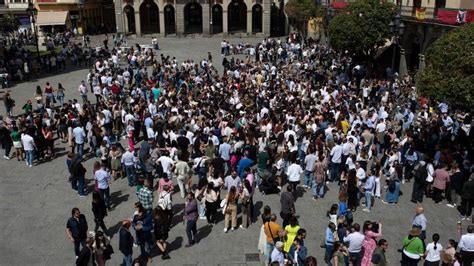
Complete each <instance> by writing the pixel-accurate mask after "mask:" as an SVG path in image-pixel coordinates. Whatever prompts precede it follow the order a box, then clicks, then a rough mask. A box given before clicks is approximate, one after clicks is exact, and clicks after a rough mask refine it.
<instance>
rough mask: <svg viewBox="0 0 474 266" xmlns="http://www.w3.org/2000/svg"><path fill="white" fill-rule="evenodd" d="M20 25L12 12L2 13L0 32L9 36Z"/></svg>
mask: <svg viewBox="0 0 474 266" xmlns="http://www.w3.org/2000/svg"><path fill="white" fill-rule="evenodd" d="M19 27H20V21H18V19H17V18H16V17H15V16H13V15H12V14H6V15H3V16H2V17H1V18H0V32H1V33H2V34H3V35H6V36H11V35H13V33H15V32H16V31H17V30H18V28H19Z"/></svg>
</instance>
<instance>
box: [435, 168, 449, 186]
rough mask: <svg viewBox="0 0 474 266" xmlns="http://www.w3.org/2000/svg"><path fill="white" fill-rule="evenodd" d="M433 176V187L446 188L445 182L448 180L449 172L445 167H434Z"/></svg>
mask: <svg viewBox="0 0 474 266" xmlns="http://www.w3.org/2000/svg"><path fill="white" fill-rule="evenodd" d="M433 177H434V180H433V187H435V188H437V189H441V190H443V189H446V183H448V182H449V173H448V171H446V169H444V168H441V169H436V171H435V172H434V175H433Z"/></svg>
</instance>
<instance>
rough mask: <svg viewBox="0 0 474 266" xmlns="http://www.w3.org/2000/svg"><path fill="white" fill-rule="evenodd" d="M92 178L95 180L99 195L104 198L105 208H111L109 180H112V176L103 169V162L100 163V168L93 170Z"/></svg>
mask: <svg viewBox="0 0 474 266" xmlns="http://www.w3.org/2000/svg"><path fill="white" fill-rule="evenodd" d="M94 179H95V180H96V181H97V188H98V189H99V194H100V197H101V198H102V199H103V200H104V202H105V206H106V207H107V209H109V210H111V199H110V187H109V182H110V180H112V176H110V174H109V173H108V172H107V171H106V170H105V165H104V164H101V168H100V169H99V170H97V171H95V173H94Z"/></svg>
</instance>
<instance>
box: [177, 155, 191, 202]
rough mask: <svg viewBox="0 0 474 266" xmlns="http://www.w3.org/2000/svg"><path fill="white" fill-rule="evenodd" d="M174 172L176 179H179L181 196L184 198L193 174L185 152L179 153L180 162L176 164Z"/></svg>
mask: <svg viewBox="0 0 474 266" xmlns="http://www.w3.org/2000/svg"><path fill="white" fill-rule="evenodd" d="M173 173H174V175H175V176H176V180H177V181H178V186H179V193H180V195H181V198H183V199H184V197H185V195H186V187H187V186H188V180H189V179H190V176H191V167H189V165H188V163H187V162H186V158H184V156H183V154H178V162H177V163H176V164H175V165H174V171H173Z"/></svg>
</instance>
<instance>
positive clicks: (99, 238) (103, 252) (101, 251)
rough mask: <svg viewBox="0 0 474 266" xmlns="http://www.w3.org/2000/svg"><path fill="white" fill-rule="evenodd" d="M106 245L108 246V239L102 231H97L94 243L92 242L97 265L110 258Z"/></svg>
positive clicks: (103, 265)
mask: <svg viewBox="0 0 474 266" xmlns="http://www.w3.org/2000/svg"><path fill="white" fill-rule="evenodd" d="M108 247H110V239H109V238H108V237H107V236H105V235H104V233H103V232H101V231H97V232H96V233H95V240H94V243H93V244H92V249H93V251H94V255H95V260H96V261H97V266H105V262H106V261H107V260H109V259H110V254H109V253H108V252H110V250H108Z"/></svg>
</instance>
